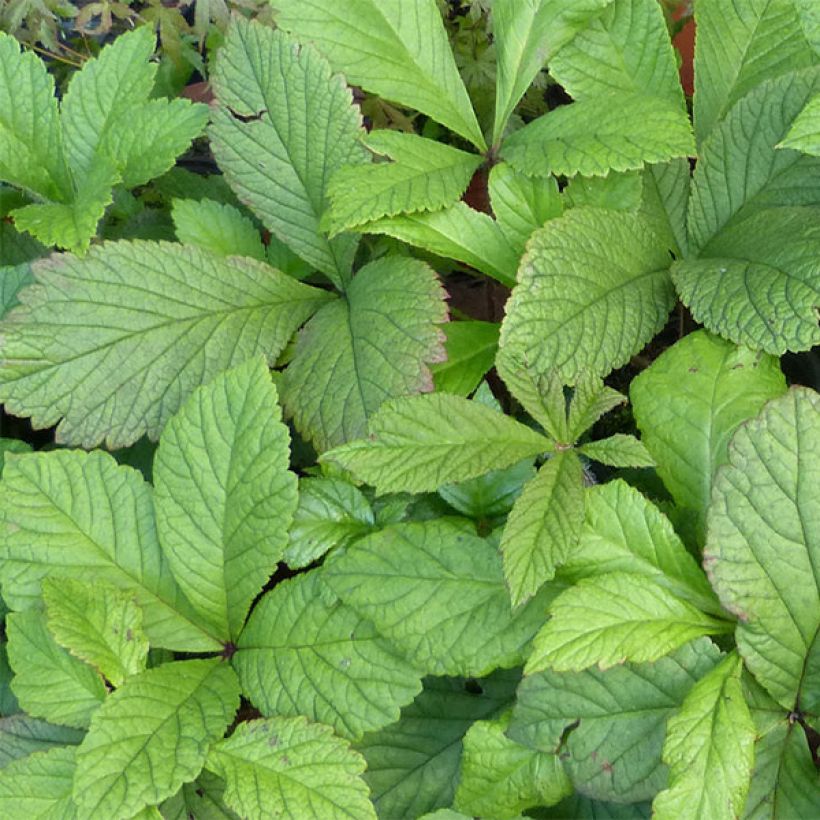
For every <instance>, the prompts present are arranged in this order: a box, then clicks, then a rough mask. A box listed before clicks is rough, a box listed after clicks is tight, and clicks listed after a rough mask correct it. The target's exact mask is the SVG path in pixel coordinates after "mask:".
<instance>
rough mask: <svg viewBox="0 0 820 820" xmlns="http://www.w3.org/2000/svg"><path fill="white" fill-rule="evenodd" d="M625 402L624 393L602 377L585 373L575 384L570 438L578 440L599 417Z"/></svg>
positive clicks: (569, 416) (568, 417)
mask: <svg viewBox="0 0 820 820" xmlns="http://www.w3.org/2000/svg"><path fill="white" fill-rule="evenodd" d="M625 403H626V396H624V394H623V393H619V392H618V391H617V390H613V388H611V387H608V386H607V385H605V384H604V383H603V381H601V379H597V378H594V377H592V376H590V375H589V374H583V375H582V376H581V377H580V378H579V379H578V380H577V382H576V384H575V389H574V390H573V391H572V398H571V400H570V403H569V413H568V414H567V427H568V428H569V440H570V441H577V440H578V439H579V438H581V436H582V435H583V434H584V433H586V431H587V430H589V428H590V427H592V426H593V425H594V424H595V423H596V422H597V421H598V419H600V418H601V417H602V416H605V415H606V414H607V413H608V412H609V411H610V410H614V409H615V408H616V407H618V406H619V405H621V404H625Z"/></svg>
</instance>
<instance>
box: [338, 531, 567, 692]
mask: <svg viewBox="0 0 820 820" xmlns="http://www.w3.org/2000/svg"><path fill="white" fill-rule="evenodd" d="M325 578H326V580H327V582H328V584H329V585H330V587H331V589H333V591H334V592H335V593H336V594H337V595H338V596H339V597H340V598H341V599H342V600H343V601H344V602H345V603H346V604H348V605H349V606H351V607H352V608H353V609H355V610H356V611H357V612H358V613H359V614H360V615H361V616H362V617H365V618H368V619H369V620H371V621H373V623H374V624H375V625H376V629H378V631H379V632H380V633H381V634H382V635H384V636H385V637H386V638H388V639H389V640H390V641H391V642H392V643H393V644H395V646H396V647H398V648H399V649H401V650H402V652H403V653H404V654H405V655H406V656H407V657H408V658H409V659H410V660H411V661H412V662H413V663H414V664H415V665H416V666H417V667H418V668H420V669H422V670H424V671H425V672H429V673H430V674H435V675H454V674H464V675H476V676H478V675H483V674H487V673H488V672H491V671H492V670H493V669H495V668H497V667H499V666H502V667H511V666H514V665H515V664H516V663H517V662H519V661H520V659H521V656H522V652H523V651H524V648H525V647H526V646H527V645H528V643H529V641H530V639H531V638H532V635H533V634H534V633H535V631H536V630H537V629H538V627H539V626H540V625H541V624H542V623H543V622H544V618H545V615H546V608H547V605H548V603H549V599H550V597H551V596H552V595H554V592H553V591H552V590H550V589H545V590H544V592H543V593H542V594H541V595H539V596H538V597H536V598H534V599H533V600H532V601H531V602H530V603H529V604H528V605H527V606H526V607H524V608H523V609H521V610H520V611H519V612H517V613H516V615H515V616H513V614H512V612H511V609H510V600H509V594H508V592H507V589H506V587H505V585H504V579H503V575H502V571H501V558H500V556H499V555H498V552H497V550H496V549H495V548H494V547H493V546H492V545H491V544H489V543H488V542H487V541H484V540H483V539H481V538H477V537H475V536H473V535H470V534H469V531H468V530H466V529H465V528H464V527H463V526H462V525H460V524H456V523H452V522H448V521H447V520H446V519H440V520H438V521H429V522H423V523H412V524H399V525H396V526H393V527H388V528H387V529H384V530H382V531H381V532H378V533H374V534H373V535H370V536H367V537H366V538H363V539H362V540H360V541H357V542H356V543H355V544H353V545H352V546H351V547H349V548H348V550H347V551H346V552H345V554H344V555H340V556H339V557H338V558H337V559H336V560H334V561H333V562H331V563H330V564H329V565H328V566H327V568H326V576H325Z"/></svg>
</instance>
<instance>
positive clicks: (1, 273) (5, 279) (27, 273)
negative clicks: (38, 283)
mask: <svg viewBox="0 0 820 820" xmlns="http://www.w3.org/2000/svg"><path fill="white" fill-rule="evenodd" d="M3 224H6V223H3ZM33 281H34V277H33V275H32V273H31V265H29V264H27V263H22V264H19V265H3V266H2V267H0V319H2V318H3V317H4V316H5V315H6V313H8V311H10V310H11V309H12V308H13V307H16V306H17V305H19V304H20V302H19V301H18V299H17V294H18V293H19V292H20V291H21V290H22V289H23V288H24V287H26V285H30V284H31V283H32V282H33Z"/></svg>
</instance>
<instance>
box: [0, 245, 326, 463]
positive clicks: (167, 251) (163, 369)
mask: <svg viewBox="0 0 820 820" xmlns="http://www.w3.org/2000/svg"><path fill="white" fill-rule="evenodd" d="M35 275H36V277H37V280H38V286H37V287H32V288H28V289H26V291H25V292H24V293H22V294H20V296H21V301H22V302H23V303H24V304H23V307H21V308H18V309H17V310H16V311H15V312H14V313H12V314H11V315H9V316H8V317H6V320H5V322H4V323H3V326H2V330H3V331H4V335H3V337H2V340H0V354H2V362H0V398H2V400H3V401H4V402H5V403H6V407H7V409H8V410H9V411H10V412H13V413H16V414H18V415H24V416H31V417H32V422H33V424H34V425H35V426H36V427H47V426H49V425H52V424H56V423H57V422H58V421H59V420H60V418H62V421H61V422H60V424H59V426H58V432H57V436H58V439H59V440H60V441H63V442H65V443H70V444H82V445H84V446H87V447H90V446H92V445H94V444H98V443H99V442H101V441H102V440H103V439H105V440H106V442H107V443H108V445H109V446H112V447H114V446H125V445H128V444H131V443H133V442H134V441H136V440H137V439H138V438H139V437H140V436H141V435H142V434H143V433H148V434H149V435H150V436H151V437H152V438H157V437H158V436H159V433H160V431H161V430H162V428H163V426H164V425H165V423H166V422H167V420H168V419H169V418H170V417H171V416H172V415H173V413H175V412H176V411H177V410H178V409H179V407H180V405H181V404H182V402H183V401H184V399H185V398H187V396H188V395H189V394H190V393H191V391H192V390H193V389H194V388H195V387H197V386H198V385H199V384H201V383H202V382H205V381H208V380H209V379H210V378H212V377H213V376H215V375H216V374H217V373H219V372H221V371H222V370H225V369H226V368H228V367H231V366H232V365H236V364H239V363H240V362H242V361H244V360H245V359H247V358H249V357H251V356H253V355H256V354H258V353H260V352H264V353H265V354H266V355H267V356H268V357H269V358H270V359H275V358H276V356H277V355H278V353H279V352H280V351H281V350H282V349H283V348H284V346H285V344H286V343H287V341H288V340H289V338H290V337H291V335H292V334H293V332H294V331H295V330H296V328H298V327H299V325H301V324H302V323H303V322H304V321H305V320H306V319H307V318H308V317H309V316H310V314H311V313H313V311H314V310H316V308H317V307H318V306H319V305H320V304H321V303H322V302H323V301H325V300H326V299H327V294H325V293H324V292H322V291H320V290H317V289H314V288H309V287H307V286H306V285H302V284H300V283H299V282H296V281H294V280H293V279H291V278H289V277H287V276H285V275H284V274H280V273H278V272H277V271H274V270H273V269H271V268H270V267H268V266H267V265H263V264H261V263H258V262H255V261H253V260H250V259H242V260H239V259H220V258H215V257H214V256H213V255H211V254H208V253H206V252H205V251H203V250H201V249H199V248H193V247H183V246H181V245H176V244H168V243H163V242H159V243H157V242H115V243H108V244H104V245H100V246H98V247H95V248H94V249H93V250H92V251H91V252H90V253H89V254H88V256H86V257H85V258H84V259H77V258H76V257H72V256H69V255H67V254H65V255H62V256H59V257H57V256H55V257H52V258H51V259H49V260H46V261H43V262H40V263H37V266H36V268H35Z"/></svg>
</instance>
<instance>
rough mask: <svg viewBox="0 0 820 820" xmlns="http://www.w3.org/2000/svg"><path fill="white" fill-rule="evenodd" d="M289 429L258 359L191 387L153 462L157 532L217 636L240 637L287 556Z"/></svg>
mask: <svg viewBox="0 0 820 820" xmlns="http://www.w3.org/2000/svg"><path fill="white" fill-rule="evenodd" d="M289 462H290V434H289V433H288V429H287V427H286V426H285V425H284V424H283V423H282V421H281V411H280V409H279V405H278V404H277V394H276V388H275V387H274V386H273V383H272V382H271V379H270V373H269V371H268V368H267V366H266V364H265V362H264V359H262V357H261V356H260V357H258V358H254V359H251V360H250V361H248V362H246V363H245V364H243V365H240V366H239V367H237V368H235V369H233V370H229V371H228V372H226V373H223V374H222V375H220V376H218V377H217V378H216V379H215V380H214V381H212V382H210V383H209V384H207V385H205V386H204V387H201V388H199V389H197V390H195V391H194V393H193V394H192V395H191V396H190V397H189V398H188V400H187V401H186V402H185V404H184V405H183V406H182V408H181V410H180V411H179V413H178V414H177V415H176V416H175V417H174V418H173V419H171V421H170V422H169V423H168V426H167V427H166V428H165V430H164V431H163V434H162V436H161V438H160V444H159V448H158V449H157V453H156V457H155V459H154V486H155V488H156V490H155V498H156V512H157V531H158V533H159V537H160V540H161V542H162V546H163V550H164V552H165V555H166V556H167V558H168V564H169V566H170V568H171V572H172V573H173V574H174V577H175V578H176V579H177V583H178V584H179V586H180V589H182V591H183V592H184V593H185V595H186V597H187V598H188V600H189V601H190V602H191V604H192V606H193V608H194V609H195V610H196V612H197V614H198V615H199V616H200V618H201V619H202V620H203V621H204V622H205V623H208V624H209V625H210V628H211V630H212V634H215V635H218V636H219V637H220V638H222V639H224V640H228V639H229V638H230V639H236V637H237V636H238V635H239V632H240V630H241V629H242V624H243V623H244V622H245V616H246V615H247V613H248V609H249V607H250V605H251V602H252V601H253V599H254V597H255V596H256V595H257V594H258V593H259V590H260V589H261V588H262V587H263V586H264V584H265V581H266V580H267V579H268V577H269V576H270V575H271V573H272V572H273V570H274V568H275V567H276V564H277V563H278V562H279V561H280V560H281V559H282V555H283V552H284V549H285V544H286V541H287V530H288V527H289V526H290V522H291V520H292V518H293V511H294V510H295V508H296V476H295V475H294V474H293V473H291V472H290V471H289V470H288V465H289Z"/></svg>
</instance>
